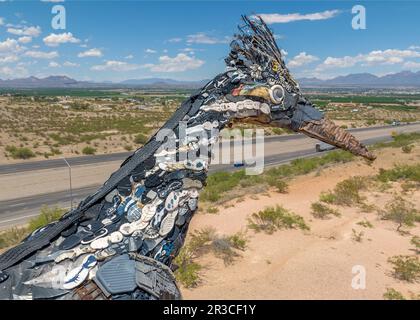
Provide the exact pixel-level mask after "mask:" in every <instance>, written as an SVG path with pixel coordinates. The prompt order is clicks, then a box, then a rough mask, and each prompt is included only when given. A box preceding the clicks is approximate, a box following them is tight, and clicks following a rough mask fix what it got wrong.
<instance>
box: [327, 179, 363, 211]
mask: <svg viewBox="0 0 420 320" xmlns="http://www.w3.org/2000/svg"><path fill="white" fill-rule="evenodd" d="M366 187H367V181H366V178H364V177H359V176H355V177H351V178H349V179H346V180H343V181H341V182H339V183H337V185H336V186H335V188H334V190H333V195H334V196H333V197H332V196H330V197H331V198H333V199H334V200H333V203H334V204H337V205H345V206H351V205H353V204H361V203H362V201H363V197H362V196H361V195H360V193H359V192H360V191H361V190H364V189H365V188H366Z"/></svg>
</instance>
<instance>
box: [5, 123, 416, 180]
mask: <svg viewBox="0 0 420 320" xmlns="http://www.w3.org/2000/svg"><path fill="white" fill-rule="evenodd" d="M417 125H418V124H417V123H413V124H405V125H400V126H398V127H392V126H380V127H370V128H356V129H349V130H348V131H350V132H353V133H356V132H370V131H376V130H380V129H384V128H389V129H392V128H401V127H410V126H417ZM306 138H307V137H306V136H305V135H303V134H292V135H283V136H268V137H265V138H264V140H265V143H269V142H274V141H275V142H281V141H292V140H301V139H306ZM132 153H133V152H119V153H111V154H100V155H93V156H79V157H71V158H66V160H67V161H68V163H69V164H70V166H72V167H73V166H81V165H88V164H95V163H104V162H111V161H118V160H121V161H123V160H124V159H126V158H127V157H128V156H129V155H131V154H132ZM66 166H67V164H66V163H65V161H64V160H63V159H50V160H39V161H29V162H26V161H25V162H20V163H13V164H3V165H0V174H10V173H17V172H25V171H34V170H44V169H55V168H62V167H66Z"/></svg>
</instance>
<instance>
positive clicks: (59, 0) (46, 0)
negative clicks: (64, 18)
mask: <svg viewBox="0 0 420 320" xmlns="http://www.w3.org/2000/svg"><path fill="white" fill-rule="evenodd" d="M41 2H55V3H57V2H64V0H41Z"/></svg>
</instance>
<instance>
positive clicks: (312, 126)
mask: <svg viewBox="0 0 420 320" xmlns="http://www.w3.org/2000/svg"><path fill="white" fill-rule="evenodd" d="M299 131H301V132H304V133H305V134H306V135H308V136H310V137H313V138H315V139H318V140H321V141H324V142H326V143H328V144H332V145H334V146H337V147H339V148H342V149H344V150H348V151H350V152H351V153H353V154H355V155H357V156H362V157H364V158H366V159H369V160H375V159H376V155H374V154H373V153H372V152H370V151H369V150H368V149H367V148H366V146H365V145H363V144H362V143H361V142H360V141H359V140H357V139H356V138H355V137H354V136H353V135H352V134H351V133H349V132H347V131H346V130H344V129H342V128H340V127H338V126H337V125H336V124H335V123H334V122H332V121H330V120H328V119H321V120H312V121H308V122H305V123H304V124H303V125H302V126H301V127H300V128H299Z"/></svg>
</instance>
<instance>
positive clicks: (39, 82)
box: [0, 76, 208, 89]
mask: <svg viewBox="0 0 420 320" xmlns="http://www.w3.org/2000/svg"><path fill="white" fill-rule="evenodd" d="M207 81H208V80H200V81H179V80H173V79H162V78H147V79H130V80H125V81H121V82H111V81H104V82H89V81H78V80H75V79H72V78H69V77H67V76H49V77H46V78H37V77H28V78H19V79H10V80H1V79H0V88H11V89H29V88H69V89H70V88H126V87H153V88H199V87H201V86H203V85H204V84H205V83H207Z"/></svg>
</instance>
